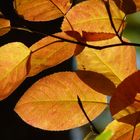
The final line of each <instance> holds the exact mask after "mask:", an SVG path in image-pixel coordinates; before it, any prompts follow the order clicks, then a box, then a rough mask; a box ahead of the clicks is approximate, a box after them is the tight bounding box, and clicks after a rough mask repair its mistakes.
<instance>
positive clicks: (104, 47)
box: [0, 27, 140, 50]
mask: <svg viewBox="0 0 140 140" xmlns="http://www.w3.org/2000/svg"><path fill="white" fill-rule="evenodd" d="M6 28H11V29H14V30H22V31H26V32H29V33H35V34H40V35H42V36H44V37H46V36H51V37H54V38H57V39H59V41H60V42H64V41H66V42H69V43H72V44H77V45H81V46H83V47H88V48H92V49H96V50H103V49H107V48H112V47H117V46H126V45H128V46H136V47H140V44H139V43H129V42H125V41H123V42H121V43H117V44H110V45H104V46H95V45H90V44H87V43H83V42H79V41H74V40H69V39H65V38H62V37H60V36H57V35H54V34H49V35H48V34H45V33H41V32H38V31H33V30H30V29H26V28H21V27H5V28H2V29H6ZM0 30H1V29H0Z"/></svg>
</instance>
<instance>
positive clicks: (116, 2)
mask: <svg viewBox="0 0 140 140" xmlns="http://www.w3.org/2000/svg"><path fill="white" fill-rule="evenodd" d="M13 5H14V8H15V10H16V12H17V13H18V14H19V15H20V16H22V17H23V18H24V19H25V20H29V21H33V22H37V21H42V22H43V21H53V20H54V19H57V18H59V17H63V18H64V20H63V22H62V26H61V32H58V33H55V34H50V35H46V34H44V33H42V34H43V35H44V38H42V39H41V40H39V41H38V42H36V43H34V44H33V45H32V46H30V47H29V48H28V47H26V46H25V45H24V44H23V43H21V42H12V43H8V44H5V45H4V46H1V48H0V100H3V99H5V98H7V97H8V96H9V95H10V94H12V93H13V91H14V90H15V89H16V88H17V87H18V86H19V85H20V84H21V83H22V82H23V81H24V80H25V79H26V78H27V77H31V76H35V75H37V74H39V73H40V72H41V71H43V70H45V69H48V68H51V67H54V66H56V65H58V64H60V63H62V62H64V61H65V60H67V59H69V58H71V57H73V56H74V57H75V60H76V64H77V70H75V71H73V72H71V71H67V72H58V73H54V74H52V75H49V76H46V77H44V78H41V79H39V80H38V81H37V82H36V83H34V84H33V85H32V86H31V87H30V88H29V89H28V90H27V91H26V92H25V94H24V95H23V96H22V97H21V99H20V100H19V101H18V103H17V104H16V106H15V109H14V110H15V112H16V113H17V114H18V115H19V116H20V117H21V119H22V120H24V121H25V122H26V123H28V124H30V125H32V126H34V127H37V128H41V129H44V130H53V131H54V130H55V131H61V130H68V129H72V128H75V127H79V126H81V125H84V124H86V123H88V122H90V125H92V122H91V121H90V120H94V119H95V118H96V117H98V116H99V115H100V114H101V113H102V112H103V111H104V109H105V108H106V107H107V106H109V107H110V111H111V115H112V117H113V118H114V120H113V121H112V122H111V123H110V124H108V126H107V127H106V128H105V130H104V132H103V133H102V134H101V135H100V136H99V137H97V138H96V139H103V137H106V139H111V140H131V139H133V140H139V139H140V86H139V81H140V71H138V70H137V66H136V51H135V48H134V47H133V46H134V45H137V46H140V44H136V43H131V42H129V41H128V40H127V39H125V38H123V36H122V35H123V30H124V29H125V25H126V22H125V18H126V16H127V15H128V14H131V13H134V12H137V11H139V10H140V1H139V0H85V1H84V0H82V1H80V2H78V3H76V2H75V1H71V0H35V1H34V0H14V3H13ZM31 11H32V12H31ZM12 28H15V27H12V26H10V20H8V19H5V18H4V16H3V15H2V13H1V16H0V36H2V35H4V34H6V33H7V32H9V30H10V29H12ZM16 29H19V30H25V31H27V32H31V33H32V32H36V31H32V30H30V29H26V28H16ZM36 33H38V32H36ZM40 34H41V33H40ZM107 96H110V97H111V100H110V101H109V102H108V101H107ZM77 97H78V98H77ZM71 110H72V111H71ZM92 130H93V131H94V132H92V133H93V135H94V134H97V132H96V130H95V129H94V127H92ZM89 136H92V134H89ZM85 139H88V136H87V137H86V138H85Z"/></svg>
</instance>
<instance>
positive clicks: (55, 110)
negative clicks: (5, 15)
mask: <svg viewBox="0 0 140 140" xmlns="http://www.w3.org/2000/svg"><path fill="white" fill-rule="evenodd" d="M103 80H104V81H105V82H107V83H108V86H107V87H106V86H104V84H103V83H102V82H101V81H103ZM114 88H115V86H114V85H113V83H112V82H111V81H109V80H108V79H107V78H105V77H104V76H103V75H100V74H98V73H94V72H84V71H78V72H59V73H55V74H53V75H50V76H47V77H44V78H42V79H40V80H39V81H37V82H36V83H35V84H34V85H33V86H32V87H30V88H29V89H28V90H27V92H26V93H25V94H24V95H23V96H22V97H21V99H20V100H19V102H18V103H17V105H16V107H15V111H16V113H17V114H18V115H19V116H20V117H21V118H22V119H23V120H24V121H25V122H26V123H28V124H30V125H32V126H34V127H37V128H41V129H44V130H67V129H71V128H74V127H79V126H81V125H83V124H86V123H88V121H87V119H86V118H85V116H84V115H83V112H82V111H81V108H80V106H79V105H78V101H77V96H79V97H80V99H81V101H82V104H83V107H84V109H85V111H86V113H87V115H88V116H89V118H90V119H91V120H93V119H95V118H96V117H97V116H98V115H99V114H100V113H101V112H102V111H103V110H104V109H105V107H106V102H107V100H106V96H105V95H103V94H102V93H106V92H110V90H114Z"/></svg>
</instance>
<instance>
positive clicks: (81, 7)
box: [61, 0, 124, 37]
mask: <svg viewBox="0 0 140 140" xmlns="http://www.w3.org/2000/svg"><path fill="white" fill-rule="evenodd" d="M110 6H111V13H112V18H113V22H114V25H115V27H116V29H117V30H118V28H119V27H120V25H121V23H122V19H123V17H124V13H123V12H122V11H121V10H119V8H118V7H117V6H116V4H115V3H114V1H113V0H110ZM66 17H67V18H65V19H64V21H63V23H62V27H61V28H62V30H63V31H68V30H74V31H78V32H80V34H81V35H82V31H85V32H96V33H114V30H113V29H112V26H111V24H110V20H109V16H108V13H107V10H106V7H105V4H104V2H103V1H101V0H88V1H84V2H81V3H79V4H77V5H75V6H74V7H73V8H71V9H70V10H69V12H68V13H67V14H66ZM68 21H69V22H70V24H71V26H70V24H69V22H68ZM104 37H105V36H104Z"/></svg>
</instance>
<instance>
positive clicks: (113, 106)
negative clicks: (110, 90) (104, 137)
mask: <svg viewBox="0 0 140 140" xmlns="http://www.w3.org/2000/svg"><path fill="white" fill-rule="evenodd" d="M139 81H140V71H137V72H135V73H134V74H132V75H130V76H129V77H127V78H126V79H125V80H124V81H123V82H122V83H121V84H120V85H119V86H118V87H117V89H116V90H115V93H114V94H113V96H112V98H111V101H110V110H111V114H112V116H113V117H114V118H115V119H117V120H119V121H121V122H125V123H129V124H131V125H134V126H135V125H136V124H138V123H139V122H140V86H139Z"/></svg>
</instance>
